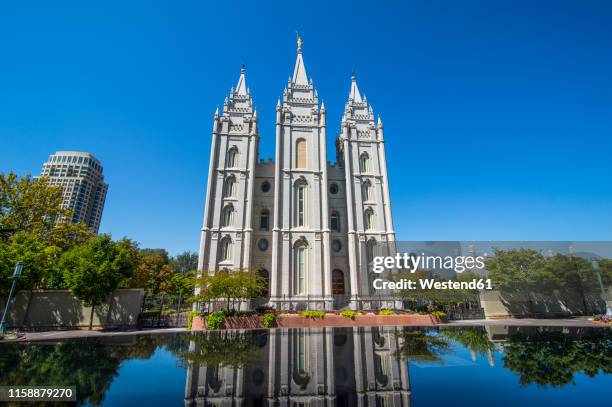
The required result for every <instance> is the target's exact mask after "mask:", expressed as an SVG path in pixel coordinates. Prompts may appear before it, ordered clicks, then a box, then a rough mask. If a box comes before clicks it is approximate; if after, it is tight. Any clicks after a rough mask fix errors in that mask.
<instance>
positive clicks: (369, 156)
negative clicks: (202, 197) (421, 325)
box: [199, 41, 395, 309]
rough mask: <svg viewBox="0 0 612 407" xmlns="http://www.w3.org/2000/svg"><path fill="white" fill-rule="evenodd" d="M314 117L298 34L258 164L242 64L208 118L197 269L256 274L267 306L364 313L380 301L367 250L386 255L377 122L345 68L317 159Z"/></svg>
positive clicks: (389, 236) (322, 125)
mask: <svg viewBox="0 0 612 407" xmlns="http://www.w3.org/2000/svg"><path fill="white" fill-rule="evenodd" d="M326 115H327V113H326V110H325V104H324V103H319V96H318V94H317V91H316V90H315V87H314V85H313V82H312V79H309V78H308V77H307V75H306V68H305V64H304V59H303V56H302V46H301V41H300V42H298V49H297V57H296V62H295V68H294V70H293V75H292V76H290V77H289V80H288V81H287V84H286V87H285V90H284V91H283V93H282V100H281V99H279V101H278V104H277V106H276V134H275V143H276V158H275V160H274V161H272V160H270V161H267V162H264V161H263V160H262V161H259V160H258V146H259V141H260V134H259V129H258V125H257V123H258V115H257V112H256V110H255V109H254V107H253V99H252V95H251V92H250V91H249V88H248V87H247V86H246V76H245V69H244V67H243V68H242V71H241V73H240V77H239V79H238V84H237V85H236V88H232V89H231V91H230V94H229V98H227V97H226V99H225V102H224V103H223V109H222V110H221V111H219V109H217V111H216V112H215V116H214V122H213V131H212V133H213V134H212V143H211V153H210V167H209V172H208V191H207V197H206V206H205V210H204V222H203V227H202V236H201V245H200V259H199V269H200V270H201V271H205V272H208V273H214V272H216V271H218V270H223V269H228V270H236V269H249V270H258V271H259V273H260V274H261V276H262V277H264V278H266V279H267V280H268V282H269V289H268V290H267V295H268V297H269V298H268V302H269V304H270V305H272V306H275V307H278V308H296V307H306V306H308V307H311V308H313V305H314V308H319V307H321V308H326V309H330V308H333V307H336V308H338V307H344V306H349V305H350V306H352V307H355V308H357V307H360V308H367V307H368V306H371V301H372V300H374V299H380V296H381V293H380V292H375V290H374V288H373V286H372V281H373V279H375V278H377V277H379V276H378V275H376V274H374V273H373V272H372V268H371V263H372V259H373V254H374V253H377V254H380V255H387V254H389V253H394V252H395V232H394V230H393V221H392V215H391V202H390V198H389V183H388V177H387V162H386V156H385V140H384V133H383V125H382V122H381V120H380V117H379V118H378V120H377V121H375V118H374V112H373V111H372V107H371V106H370V105H369V104H368V101H367V99H366V97H365V95H364V96H362V94H361V92H360V91H359V88H358V87H357V81H356V78H355V75H353V76H352V79H351V83H350V90H349V96H348V100H347V102H346V104H345V107H344V111H343V115H342V122H341V128H340V131H339V133H338V136H337V137H336V157H337V163H329V162H328V160H327V151H326V140H327V124H326ZM272 137H273V136H272V135H270V136H269V138H268V140H270V141H271V140H272V139H273V138H272ZM312 302H314V303H312ZM311 303H312V304H311Z"/></svg>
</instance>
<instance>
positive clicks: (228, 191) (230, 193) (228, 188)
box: [225, 175, 236, 198]
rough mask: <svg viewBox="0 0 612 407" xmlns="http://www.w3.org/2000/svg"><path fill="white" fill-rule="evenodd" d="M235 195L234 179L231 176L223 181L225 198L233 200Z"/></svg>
mask: <svg viewBox="0 0 612 407" xmlns="http://www.w3.org/2000/svg"><path fill="white" fill-rule="evenodd" d="M235 194H236V178H235V177H234V176H233V175H232V176H231V177H229V178H228V179H227V180H226V181H225V196H226V197H230V198H233V197H234V196H235Z"/></svg>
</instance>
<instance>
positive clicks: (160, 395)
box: [0, 326, 612, 407]
mask: <svg viewBox="0 0 612 407" xmlns="http://www.w3.org/2000/svg"><path fill="white" fill-rule="evenodd" d="M611 371H612V331H611V330H610V329H607V328H556V327H540V328H536V327H503V326H491V327H486V328H484V327H471V328H403V327H384V328H383V327H381V328H375V327H374V328H357V327H356V328H335V329H331V328H329V329H278V330H271V331H249V332H240V331H231V332H229V331H228V332H216V333H201V334H196V335H190V334H168V335H142V336H134V337H115V338H106V339H86V340H71V341H64V342H53V343H36V344H23V343H22V344H11V345H0V385H76V386H77V397H78V400H79V404H81V405H111V406H117V405H163V406H174V405H176V406H178V405H180V406H191V405H194V406H196V405H198V406H238V405H244V406H276V405H278V406H295V407H306V406H327V405H332V406H333V405H338V406H380V407H385V406H442V405H453V406H478V405H486V406H495V407H496V406H517V405H522V406H527V405H537V406H548V405H551V406H552V405H554V406H583V405H584V406H588V405H610V404H609V403H610V396H611V394H612V376H611V375H610V373H611Z"/></svg>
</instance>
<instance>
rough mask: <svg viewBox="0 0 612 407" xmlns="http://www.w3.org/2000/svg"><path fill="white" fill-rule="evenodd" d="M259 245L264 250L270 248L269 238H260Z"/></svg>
mask: <svg viewBox="0 0 612 407" xmlns="http://www.w3.org/2000/svg"><path fill="white" fill-rule="evenodd" d="M257 247H258V248H259V250H261V251H262V252H265V251H266V250H268V240H267V239H259V242H257Z"/></svg>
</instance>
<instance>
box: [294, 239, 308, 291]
mask: <svg viewBox="0 0 612 407" xmlns="http://www.w3.org/2000/svg"><path fill="white" fill-rule="evenodd" d="M305 292H306V247H304V246H299V247H297V248H296V256H295V293H296V294H298V295H301V294H304V293H305Z"/></svg>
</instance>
